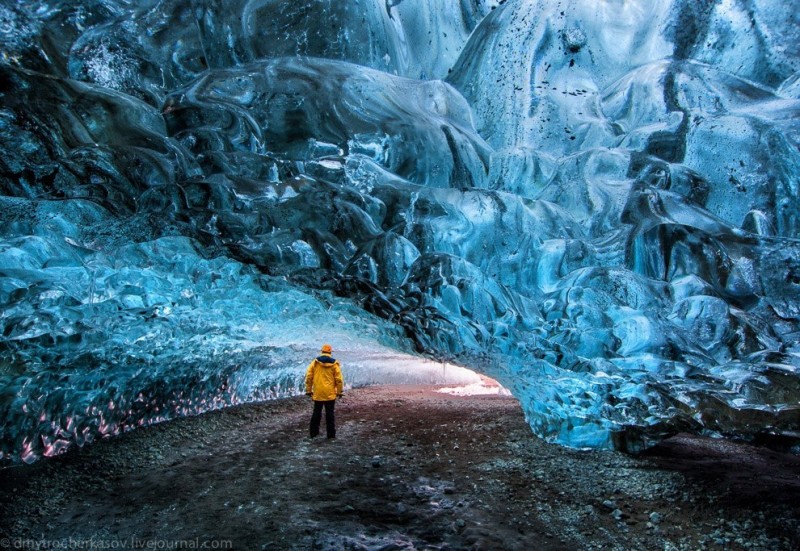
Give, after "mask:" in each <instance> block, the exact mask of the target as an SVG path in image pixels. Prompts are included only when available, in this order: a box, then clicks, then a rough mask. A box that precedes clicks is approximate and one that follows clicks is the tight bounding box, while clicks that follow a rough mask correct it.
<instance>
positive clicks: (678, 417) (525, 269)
mask: <svg viewBox="0 0 800 551" xmlns="http://www.w3.org/2000/svg"><path fill="white" fill-rule="evenodd" d="M798 13H800V10H797V5H796V3H795V2H793V1H789V2H787V1H783V2H779V1H775V0H716V1H708V2H695V1H692V0H672V1H667V2H650V1H644V0H627V1H623V0H605V1H593V0H592V1H590V0H579V1H573V2H564V1H556V0H538V1H533V0H509V1H490V0H486V1H484V0H446V1H440V0H437V1H432V0H400V1H393V2H377V1H376V2H372V1H367V0H360V1H359V0H347V1H333V0H308V1H305V0H304V1H300V2H282V1H278V0H235V1H232V2H217V1H214V0H195V1H192V2H189V1H188V0H161V1H155V0H152V1H146V2H130V1H127V0H94V1H92V0H85V1H81V2H59V1H55V0H39V1H35V2H26V3H19V2H12V1H3V2H0V28H2V29H3V33H2V35H0V50H1V51H2V60H0V97H2V102H0V191H1V192H2V197H0V204H1V205H2V209H1V210H0V218H1V219H2V223H0V302H1V303H2V314H0V328H2V333H1V334H0V350H2V355H0V385H2V387H1V388H2V400H0V414H2V416H3V419H4V424H3V429H2V433H1V434H0V460H2V461H3V462H4V463H13V462H17V461H26V462H30V461H33V460H35V459H36V458H38V457H40V456H42V455H52V454H55V453H59V452H60V451H62V450H64V449H66V448H68V447H69V446H71V445H74V444H78V445H82V444H83V443H84V442H87V441H90V440H92V439H94V438H97V437H99V436H102V435H106V434H112V433H116V432H119V431H122V430H127V429H129V428H132V427H136V426H140V425H143V424H147V423H151V422H156V421H160V420H163V419H169V418H171V417H174V416H177V415H186V414H192V413H197V412H201V411H205V410H208V409H213V408H217V407H224V406H226V405H229V404H235V403H241V402H246V401H252V400H262V399H270V398H274V397H279V396H284V395H290V394H292V393H295V392H298V390H299V389H300V385H301V378H302V372H303V368H304V367H305V365H306V363H307V361H308V359H309V358H310V357H311V355H312V354H313V353H314V352H315V349H316V347H317V346H318V345H319V344H320V343H321V342H323V341H333V342H334V344H335V346H336V347H337V350H340V351H341V354H342V359H343V360H344V361H345V363H346V364H347V365H348V366H349V371H348V373H350V377H349V381H348V382H350V383H351V384H369V383H373V382H380V381H391V382H398V381H400V382H403V381H417V382H420V381H435V382H444V381H447V382H452V381H458V382H465V383H470V382H475V380H474V377H473V376H470V375H469V374H468V373H465V372H461V371H458V370H457V369H456V368H452V367H451V368H444V369H442V368H440V366H439V364H433V363H425V361H423V360H420V359H415V357H414V356H412V355H410V354H409V353H412V352H413V353H417V354H419V353H422V354H424V355H427V356H429V357H435V358H440V359H449V360H455V361H457V362H458V363H460V364H462V365H466V366H469V367H472V368H474V369H476V370H478V371H481V372H484V373H487V374H488V375H491V376H493V377H495V378H497V379H499V380H500V381H501V382H502V383H503V384H504V385H505V386H506V387H507V388H509V389H510V390H511V391H512V392H513V393H514V395H515V396H516V397H517V398H519V400H520V403H521V404H522V407H523V409H524V411H525V413H526V416H527V418H528V421H529V422H530V425H531V427H532V429H533V431H534V432H535V433H536V434H538V435H540V436H542V437H545V438H547V439H550V440H552V441H555V442H559V443H561V444H565V445H570V446H577V447H600V448H602V447H616V448H619V449H627V450H631V451H636V450H640V449H642V448H643V447H646V446H647V445H649V444H651V443H652V442H655V441H657V440H658V439H660V438H663V437H665V436H667V435H669V434H672V433H674V432H677V431H680V430H689V431H693V432H707V433H712V434H721V435H725V436H731V437H740V438H747V439H761V440H763V439H768V438H773V439H780V440H785V441H789V442H792V441H794V442H796V441H797V437H798V431H800V405H798V404H799V402H800V374H799V373H798V368H799V367H800V360H799V359H798V342H800V332H798V318H800V306H799V305H800V300H798V299H800V296H799V295H800V290H799V289H800V261H799V259H800V243H799V242H798V233H799V232H800V220H799V218H798V215H799V214H800V209H798V181H799V178H800V151H799V150H798V142H800V124H799V123H798V113H799V112H800V94H799V93H798V90H800V87H799V86H798V82H799V81H800V57H799V56H798V51H797V44H798V43H800V42H798V28H800V26H798V21H797V18H798Z"/></svg>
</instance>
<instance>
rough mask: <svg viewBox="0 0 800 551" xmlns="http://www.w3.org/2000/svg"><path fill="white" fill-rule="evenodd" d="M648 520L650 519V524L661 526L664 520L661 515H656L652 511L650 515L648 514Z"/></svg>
mask: <svg viewBox="0 0 800 551" xmlns="http://www.w3.org/2000/svg"><path fill="white" fill-rule="evenodd" d="M649 518H650V522H652V523H653V524H661V521H662V520H664V517H663V515H661V513H658V512H656V511H653V512H652V513H650V517H649Z"/></svg>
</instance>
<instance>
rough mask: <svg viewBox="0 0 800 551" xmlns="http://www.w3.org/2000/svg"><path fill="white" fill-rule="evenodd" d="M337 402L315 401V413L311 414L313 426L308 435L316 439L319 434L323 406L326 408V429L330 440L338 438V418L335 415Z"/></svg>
mask: <svg viewBox="0 0 800 551" xmlns="http://www.w3.org/2000/svg"><path fill="white" fill-rule="evenodd" d="M335 405H336V400H326V401H324V402H318V401H317V400H314V413H312V414H311V426H310V427H309V431H308V434H309V436H311V438H314V437H315V436H317V435H318V434H319V424H320V421H322V406H325V428H326V429H327V430H328V438H336V418H335V417H334V414H333V406H335Z"/></svg>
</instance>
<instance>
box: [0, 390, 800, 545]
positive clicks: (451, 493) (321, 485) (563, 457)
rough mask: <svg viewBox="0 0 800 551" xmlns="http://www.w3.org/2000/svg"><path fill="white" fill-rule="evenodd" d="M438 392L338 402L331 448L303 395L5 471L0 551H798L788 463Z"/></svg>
mask: <svg viewBox="0 0 800 551" xmlns="http://www.w3.org/2000/svg"><path fill="white" fill-rule="evenodd" d="M436 388H437V387H419V386H382V387H369V388H362V389H355V390H352V391H350V392H349V393H348V394H347V395H346V396H345V397H344V399H342V400H341V401H340V402H338V403H337V419H338V429H339V430H338V436H339V437H338V438H337V439H336V440H331V441H329V440H327V439H325V438H316V439H313V440H311V439H309V438H308V436H307V423H308V419H309V416H310V411H311V403H310V400H309V399H308V398H306V397H304V396H303V397H295V398H289V399H284V400H277V401H274V402H268V403H262V404H251V405H246V406H238V407H233V408H230V409H226V410H222V411H215V412H211V413H208V414H205V415H201V416H197V417H190V418H183V419H179V420H176V421H172V422H169V423H162V424H159V425H154V426H151V427H147V428H144V429H140V430H137V431H132V432H129V433H126V434H124V435H121V436H118V437H113V438H108V439H104V440H102V441H99V442H97V443H95V444H94V445H91V446H86V447H84V448H82V449H76V450H73V451H70V452H68V453H66V454H63V455H61V456H59V457H55V458H51V459H47V460H44V461H39V462H37V463H35V464H33V465H29V466H22V467H11V468H7V469H5V470H2V471H0V501H1V502H2V508H1V509H0V532H2V533H3V534H2V536H3V540H2V544H3V547H4V548H36V547H35V546H36V545H39V547H38V548H45V547H44V546H46V545H49V548H58V546H60V548H80V549H90V548H96V549H110V548H116V549H123V548H127V549H134V548H140V549H160V548H166V549H169V548H185V549H190V548H191V549H193V548H207V549H245V550H249V549H253V550H259V549H337V550H338V549H382V550H389V549H503V550H516V549H519V550H525V551H528V550H539V549H541V550H548V549H570V550H572V549H593V548H594V549H626V550H627V549H637V550H638V549H643V550H649V549H659V550H662V549H663V550H668V549H692V550H694V549H764V550H770V551H772V550H778V549H787V550H788V549H798V548H800V533H799V531H798V530H799V528H798V527H799V525H800V524H799V521H800V457H798V456H795V455H791V454H786V453H781V452H776V451H772V450H769V449H766V448H758V447H753V446H750V445H745V444H739V443H733V442H730V441H721V440H714V439H709V438H701V437H694V436H687V435H679V436H676V437H673V438H671V439H669V440H667V441H665V442H663V443H662V444H660V445H658V446H656V447H655V448H653V449H651V450H649V451H648V452H646V453H645V454H643V455H640V456H636V457H632V456H628V455H625V454H621V453H616V452H594V451H577V450H570V449H566V448H562V447H559V446H555V445H550V444H547V443H545V442H543V441H541V440H539V439H537V438H535V437H533V436H532V435H531V432H530V429H529V428H528V426H527V424H526V423H525V420H524V417H523V414H522V411H521V409H520V407H519V404H518V403H517V401H516V400H515V399H513V398H510V397H503V396H496V395H495V396H492V395H486V396H467V397H459V396H453V395H448V394H442V393H440V392H436ZM323 433H324V428H323ZM70 545H71V546H72V547H69V546H70ZM25 546H27V547H25Z"/></svg>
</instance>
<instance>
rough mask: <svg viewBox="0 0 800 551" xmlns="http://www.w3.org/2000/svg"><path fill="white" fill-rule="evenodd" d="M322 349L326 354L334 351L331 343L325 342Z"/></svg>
mask: <svg viewBox="0 0 800 551" xmlns="http://www.w3.org/2000/svg"><path fill="white" fill-rule="evenodd" d="M322 351H323V352H324V353H325V354H330V353H331V352H333V347H331V345H329V344H323V345H322Z"/></svg>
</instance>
